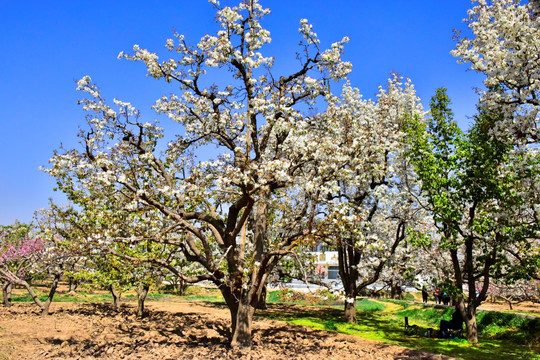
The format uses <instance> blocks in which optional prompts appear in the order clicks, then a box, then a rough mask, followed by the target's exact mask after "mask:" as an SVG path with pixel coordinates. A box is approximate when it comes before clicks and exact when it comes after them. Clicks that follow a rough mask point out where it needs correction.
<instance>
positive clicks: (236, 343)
mask: <svg viewBox="0 0 540 360" xmlns="http://www.w3.org/2000/svg"><path fill="white" fill-rule="evenodd" d="M254 313H255V308H254V307H253V306H252V305H250V304H248V303H244V301H241V302H240V303H238V310H237V311H236V316H234V317H233V318H235V320H236V321H235V326H234V328H233V333H232V340H231V347H250V346H251V325H252V322H253V314H254Z"/></svg>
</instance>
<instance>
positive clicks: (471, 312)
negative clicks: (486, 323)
mask: <svg viewBox="0 0 540 360" xmlns="http://www.w3.org/2000/svg"><path fill="white" fill-rule="evenodd" d="M466 306H467V304H466V303H465V301H464V300H463V298H461V299H458V308H457V309H456V311H460V312H461V316H462V317H463V321H464V322H465V328H466V332H467V335H466V337H467V341H468V342H470V343H477V342H478V325H477V323H476V307H475V306H474V304H471V303H469V304H468V306H467V307H466Z"/></svg>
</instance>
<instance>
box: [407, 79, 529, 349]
mask: <svg viewBox="0 0 540 360" xmlns="http://www.w3.org/2000/svg"><path fill="white" fill-rule="evenodd" d="M430 105H431V118H430V119H429V121H428V124H427V127H425V126H423V125H422V123H421V122H419V121H418V119H413V120H412V121H411V122H410V124H409V131H410V135H411V159H412V162H413V163H414V164H415V166H416V171H417V173H418V175H419V177H420V178H421V180H422V192H423V193H424V194H425V196H426V198H427V200H428V203H429V207H430V209H431V211H432V212H433V217H434V220H435V224H436V227H437V229H438V233H439V240H438V241H439V244H437V245H438V246H440V247H441V248H442V249H445V251H446V253H447V255H448V256H449V258H450V260H451V263H452V270H453V272H452V277H453V283H454V290H453V294H452V295H453V296H454V297H455V299H456V301H457V307H458V309H459V311H460V312H461V313H462V315H463V318H464V320H465V324H466V327H467V339H468V340H469V341H471V342H477V341H478V329H477V323H476V313H477V309H478V306H480V304H481V303H482V302H483V301H484V300H485V299H486V293H487V291H488V288H489V285H490V282H491V281H492V279H494V278H497V279H499V278H504V279H514V278H519V277H527V276H529V277H530V274H531V273H532V272H531V271H532V269H533V268H534V267H535V266H537V265H538V264H537V260H536V259H535V258H534V256H533V257H531V256H530V255H531V254H533V253H531V252H528V251H527V249H530V248H531V247H533V246H534V244H535V241H537V239H538V235H539V232H538V229H539V223H538V218H537V217H536V211H535V209H536V208H537V206H538V202H537V199H538V197H537V194H533V193H534V192H533V193H531V192H530V191H528V190H526V188H527V187H529V186H530V185H531V183H530V182H531V180H533V179H538V157H537V156H536V153H535V152H532V153H530V154H524V153H519V154H517V153H515V152H513V151H512V147H511V146H510V145H508V144H506V143H504V142H501V141H498V140H497V139H496V138H494V137H493V136H491V135H490V129H491V128H492V124H493V123H495V122H496V121H498V119H497V114H494V113H493V112H492V111H484V110H482V109H480V111H479V114H478V115H477V116H476V122H475V124H474V126H473V127H472V128H471V129H470V131H468V133H467V134H464V133H463V132H462V131H461V130H460V129H459V127H458V126H457V124H456V122H454V121H453V114H452V111H451V109H450V100H449V98H448V96H447V95H446V90H445V89H444V88H441V89H438V90H437V92H436V94H435V96H434V97H433V98H432V100H431V103H430ZM531 194H532V195H533V196H531ZM517 258H520V260H519V261H511V260H512V259H513V260H516V259H517ZM441 280H443V279H441Z"/></svg>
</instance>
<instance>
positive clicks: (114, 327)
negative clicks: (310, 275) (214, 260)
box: [0, 302, 451, 360]
mask: <svg viewBox="0 0 540 360" xmlns="http://www.w3.org/2000/svg"><path fill="white" fill-rule="evenodd" d="M122 306H123V307H122V310H121V311H120V312H119V313H117V312H114V311H112V308H111V307H110V305H109V304H85V303H53V304H52V305H51V310H52V315H49V316H45V317H41V316H39V315H38V311H37V307H35V305H33V304H30V303H23V304H15V305H13V306H12V307H10V308H3V307H1V308H0V360H4V359H10V360H11V359H160V360H161V359H243V360H252V359H253V360H254V359H287V358H289V359H340V360H345V359H392V360H396V359H403V360H405V359H407V360H413V359H414V360H419V359H425V360H428V359H451V358H449V357H446V356H441V355H435V354H430V353H425V352H421V351H417V350H411V349H407V348H403V347H400V346H395V345H388V344H384V343H381V342H377V341H371V340H365V339H360V338H357V337H353V336H347V335H342V334H337V333H333V332H326V331H318V330H312V329H309V328H306V327H302V326H295V325H290V324H287V323H284V322H279V321H272V320H267V319H260V318H257V319H255V321H254V331H253V339H254V341H253V346H252V348H251V349H250V350H245V349H231V348H229V347H228V346H227V342H228V340H227V336H228V326H229V312H228V310H227V309H226V308H224V307H219V306H214V305H206V304H204V303H178V302H148V306H147V308H148V310H149V312H148V316H147V317H146V318H143V319H142V320H140V319H137V318H136V317H135V316H134V315H133V313H134V305H133V304H123V305H122Z"/></svg>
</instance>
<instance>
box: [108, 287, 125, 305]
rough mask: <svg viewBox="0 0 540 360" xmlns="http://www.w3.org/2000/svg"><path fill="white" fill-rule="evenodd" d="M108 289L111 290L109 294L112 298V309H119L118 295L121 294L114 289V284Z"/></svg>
mask: <svg viewBox="0 0 540 360" xmlns="http://www.w3.org/2000/svg"><path fill="white" fill-rule="evenodd" d="M109 290H110V291H111V295H112V298H113V308H114V310H116V311H118V310H120V296H122V294H121V293H120V292H118V291H116V289H115V288H114V285H111V286H110V287H109Z"/></svg>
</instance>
